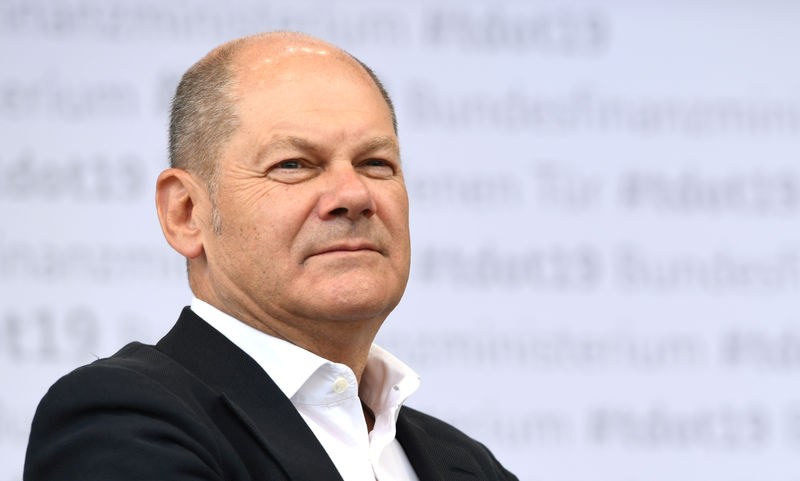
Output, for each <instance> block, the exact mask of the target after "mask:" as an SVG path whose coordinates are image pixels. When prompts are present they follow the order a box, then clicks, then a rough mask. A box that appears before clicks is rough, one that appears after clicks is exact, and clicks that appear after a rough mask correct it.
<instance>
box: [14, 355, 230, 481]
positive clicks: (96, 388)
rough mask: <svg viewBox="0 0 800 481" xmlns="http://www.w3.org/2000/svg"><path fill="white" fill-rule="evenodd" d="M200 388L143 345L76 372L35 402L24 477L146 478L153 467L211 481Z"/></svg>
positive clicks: (211, 453)
mask: <svg viewBox="0 0 800 481" xmlns="http://www.w3.org/2000/svg"><path fill="white" fill-rule="evenodd" d="M170 377H171V378H172V380H173V381H172V382H171V383H169V382H167V381H166V380H167V379H168V378H170ZM176 378H178V379H181V378H182V379H185V380H186V381H185V382H177V383H176V382H175V381H174V380H175V379H176ZM199 388H200V389H202V388H201V387H200V386H198V383H196V382H192V381H191V375H190V374H189V373H188V372H186V371H185V370H183V368H182V367H181V366H180V365H177V364H176V363H175V362H174V361H172V360H171V359H169V358H168V357H167V356H165V355H164V354H162V353H160V352H159V351H158V350H156V349H155V348H154V347H153V346H148V345H144V344H140V343H131V344H128V345H127V346H125V347H123V348H122V349H121V350H120V351H118V352H117V353H116V354H114V355H113V356H111V357H109V358H104V359H98V360H97V361H94V362H92V363H91V364H87V365H85V366H82V367H79V368H77V369H75V370H73V371H72V372H70V373H69V374H67V375H65V376H63V377H62V378H61V379H59V380H58V381H56V383H55V384H53V386H52V387H51V388H50V389H49V390H48V391H47V394H45V396H44V397H43V398H42V401H41V402H40V403H39V406H38V408H37V410H36V414H35V416H34V420H33V423H32V426H31V434H30V439H29V443H28V451H27V453H26V460H25V472H24V479H26V480H50V479H88V480H94V479H97V480H100V479H145V478H147V477H148V476H150V475H154V474H155V472H156V471H154V470H155V469H159V471H158V473H164V472H173V473H175V474H176V476H175V477H174V479H184V478H183V477H181V476H180V475H178V473H181V472H183V473H190V472H194V473H195V474H201V473H202V474H201V479H216V478H217V476H218V474H219V472H220V469H221V468H220V461H219V453H218V452H216V450H215V444H216V443H215V442H214V435H213V433H211V432H210V430H209V428H208V423H204V422H203V420H202V412H203V409H202V407H201V404H202V395H199V394H200V393H199V392H194V393H193V392H192V391H193V390H194V391H197V390H198V389H199ZM122 453H124V454H122ZM151 471H153V472H151ZM153 479H155V478H153ZM192 479H194V478H192Z"/></svg>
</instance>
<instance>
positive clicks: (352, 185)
mask: <svg viewBox="0 0 800 481" xmlns="http://www.w3.org/2000/svg"><path fill="white" fill-rule="evenodd" d="M327 174H328V179H327V183H326V184H327V185H326V187H325V191H324V192H323V194H322V195H321V196H320V199H319V206H318V207H319V215H320V217H321V218H322V219H324V220H329V219H333V218H336V217H346V218H348V219H350V220H353V221H355V220H358V219H359V218H361V217H367V218H369V217H372V216H373V215H374V214H375V210H376V205H375V199H373V197H372V192H371V190H370V188H369V186H368V185H367V183H366V182H365V180H366V179H364V177H363V176H362V175H361V174H359V173H358V172H356V170H355V168H354V167H353V166H352V165H348V166H347V167H339V168H336V169H332V170H330V171H329V172H327Z"/></svg>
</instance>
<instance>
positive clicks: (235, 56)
mask: <svg viewBox="0 0 800 481" xmlns="http://www.w3.org/2000/svg"><path fill="white" fill-rule="evenodd" d="M330 59H335V60H337V61H339V62H341V64H342V66H347V65H350V66H351V67H352V69H348V68H346V67H345V68H342V69H339V70H338V71H337V72H336V74H339V75H341V74H346V75H348V74H349V75H356V76H357V75H362V76H363V75H366V77H367V78H368V79H369V80H370V81H371V82H372V83H373V84H374V85H375V88H376V89H377V90H378V91H379V92H380V95H381V96H382V97H383V99H384V101H385V102H386V106H387V108H388V110H389V113H390V115H391V118H392V126H393V128H394V131H395V133H396V132H397V119H396V116H395V112H394V106H393V105H392V101H391V99H390V98H389V95H388V93H387V92H386V89H385V88H384V87H383V85H382V84H381V82H380V80H379V79H378V78H377V76H376V75H375V73H374V72H373V71H372V70H371V69H370V68H369V67H368V66H366V65H365V64H364V63H362V62H361V61H360V60H358V59H356V58H355V57H353V56H352V55H350V54H349V53H347V52H345V51H344V50H342V49H340V48H338V47H336V46H334V45H331V44H329V43H327V42H325V41H323V40H320V39H318V38H315V37H312V36H309V35H305V34H301V33H294V32H268V33H262V34H257V35H253V36H249V37H243V38H240V39H236V40H233V41H230V42H228V43H225V44H223V45H221V46H219V47H217V48H216V49H214V50H212V51H211V52H210V53H209V54H208V55H206V56H205V57H204V58H203V59H201V60H200V61H199V62H197V63H196V64H194V65H193V66H192V67H191V68H189V70H188V71H187V72H186V73H185V74H184V75H183V77H182V78H181V81H180V83H179V84H178V89H177V91H176V93H175V97H174V98H173V101H172V112H171V116H170V129H169V157H170V165H171V166H172V167H175V168H179V169H183V170H187V171H190V172H193V173H195V174H197V175H199V176H200V177H201V178H202V179H204V180H205V182H206V184H207V186H208V189H209V191H210V192H212V193H213V192H214V191H215V186H216V173H217V164H218V162H219V158H220V156H221V153H222V151H223V149H224V147H225V145H226V143H227V142H228V140H230V138H231V137H232V136H233V134H234V133H235V132H236V130H237V128H238V127H239V118H238V113H237V112H238V110H239V108H240V107H241V105H242V104H243V103H246V102H247V99H246V97H245V96H243V95H241V94H240V90H241V89H240V88H239V87H240V86H241V85H242V84H243V83H246V84H250V86H251V87H252V86H253V85H252V82H256V83H257V82H260V81H263V79H264V78H269V77H270V76H281V75H290V74H291V70H290V69H291V67H292V63H295V64H298V63H303V64H306V65H308V64H312V65H313V64H314V63H315V62H323V61H327V60H330ZM348 70H349V71H348ZM323 74H325V73H324V72H320V75H323ZM328 74H330V72H328Z"/></svg>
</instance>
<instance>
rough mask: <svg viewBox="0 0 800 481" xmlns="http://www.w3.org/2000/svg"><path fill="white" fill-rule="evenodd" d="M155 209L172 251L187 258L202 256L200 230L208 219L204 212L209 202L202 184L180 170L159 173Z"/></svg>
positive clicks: (201, 230)
mask: <svg viewBox="0 0 800 481" xmlns="http://www.w3.org/2000/svg"><path fill="white" fill-rule="evenodd" d="M156 210H157V211H158V221H159V222H160V223H161V230H162V231H163V232H164V237H165V238H166V239H167V242H169V245H171V246H172V248H173V249H175V250H176V251H178V252H179V253H181V255H183V256H184V257H186V258H187V259H194V258H195V257H198V256H199V255H200V254H202V253H203V235H204V234H205V232H204V230H205V229H204V228H203V227H204V226H205V225H207V219H209V217H210V212H206V211H209V210H210V199H209V198H208V193H207V191H206V188H205V185H204V184H203V182H202V181H199V179H197V178H196V177H195V176H194V175H192V174H191V173H189V172H187V171H185V170H181V169H167V170H165V171H164V172H161V175H159V176H158V180H157V181H156ZM204 218H205V219H204ZM204 220H206V221H205V222H204Z"/></svg>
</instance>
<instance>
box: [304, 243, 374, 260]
mask: <svg viewBox="0 0 800 481" xmlns="http://www.w3.org/2000/svg"><path fill="white" fill-rule="evenodd" d="M360 251H372V252H377V253H380V250H379V249H378V248H377V246H375V244H373V243H371V242H364V241H353V242H341V243H337V244H331V245H329V246H325V247H323V248H322V249H319V250H316V251H314V252H313V253H312V254H311V255H310V256H308V257H314V256H318V255H323V254H333V253H337V252H341V253H347V252H360Z"/></svg>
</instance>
